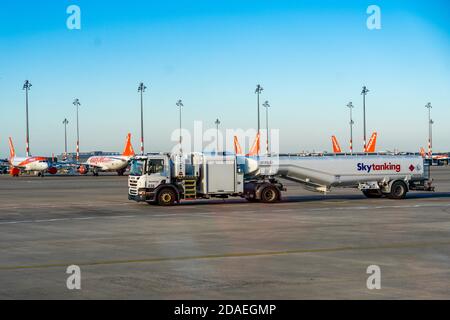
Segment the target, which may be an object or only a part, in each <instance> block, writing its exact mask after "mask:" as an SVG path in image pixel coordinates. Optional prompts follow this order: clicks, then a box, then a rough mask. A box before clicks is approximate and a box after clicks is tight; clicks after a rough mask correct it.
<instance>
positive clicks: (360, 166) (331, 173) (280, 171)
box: [254, 155, 425, 191]
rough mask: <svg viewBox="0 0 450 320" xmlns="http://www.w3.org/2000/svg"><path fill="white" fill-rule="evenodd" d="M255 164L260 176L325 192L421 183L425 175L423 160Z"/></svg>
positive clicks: (264, 160)
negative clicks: (389, 183) (390, 183)
mask: <svg viewBox="0 0 450 320" xmlns="http://www.w3.org/2000/svg"><path fill="white" fill-rule="evenodd" d="M254 159H255V160H256V158H254ZM257 162H258V166H259V171H258V174H260V175H263V176H278V177H281V178H286V179H289V180H293V181H297V182H300V183H304V184H305V185H310V186H312V187H317V188H320V187H322V188H327V189H329V188H331V187H337V186H340V187H347V186H348V187H350V186H358V184H359V183H364V182H367V181H382V180H384V179H385V180H396V179H404V180H406V181H408V180H414V179H421V178H423V177H424V174H425V173H424V160H423V158H422V157H420V156H397V155H354V156H351V155H345V156H344V155H343V156H339V155H330V156H316V157H314V156H312V157H300V156H293V157H289V156H280V157H260V158H259V159H257ZM318 190H319V189H318ZM319 191H324V190H319Z"/></svg>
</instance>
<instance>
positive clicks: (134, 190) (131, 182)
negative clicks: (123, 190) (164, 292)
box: [128, 177, 138, 196]
mask: <svg viewBox="0 0 450 320" xmlns="http://www.w3.org/2000/svg"><path fill="white" fill-rule="evenodd" d="M128 188H129V189H128V193H129V194H130V195H132V196H137V195H138V179H137V178H134V177H129V178H128Z"/></svg>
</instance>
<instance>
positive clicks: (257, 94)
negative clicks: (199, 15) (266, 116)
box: [255, 84, 264, 156]
mask: <svg viewBox="0 0 450 320" xmlns="http://www.w3.org/2000/svg"><path fill="white" fill-rule="evenodd" d="M263 90H264V88H263V87H261V85H259V84H258V85H257V86H256V90H255V93H256V97H257V98H256V99H257V100H256V102H257V105H258V131H257V135H256V136H257V137H258V136H259V135H260V131H261V120H260V119H261V117H260V112H259V110H260V106H259V96H260V95H261V93H262V92H263ZM258 143H259V142H258ZM258 156H259V148H258Z"/></svg>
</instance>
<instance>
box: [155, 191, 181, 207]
mask: <svg viewBox="0 0 450 320" xmlns="http://www.w3.org/2000/svg"><path fill="white" fill-rule="evenodd" d="M176 200H177V196H176V194H175V192H174V191H173V190H172V189H163V190H161V191H160V192H159V194H158V204H159V205H160V206H164V207H168V206H173V205H174V204H175V201H176Z"/></svg>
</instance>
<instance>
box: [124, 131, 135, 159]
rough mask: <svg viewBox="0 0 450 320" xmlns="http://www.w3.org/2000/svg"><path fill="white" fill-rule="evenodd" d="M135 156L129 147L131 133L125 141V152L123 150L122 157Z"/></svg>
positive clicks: (130, 146) (131, 147)
mask: <svg viewBox="0 0 450 320" xmlns="http://www.w3.org/2000/svg"><path fill="white" fill-rule="evenodd" d="M134 155H135V153H134V149H133V146H132V145H131V133H129V134H128V135H127V141H126V144H125V150H123V153H122V156H124V157H133V156H134Z"/></svg>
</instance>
